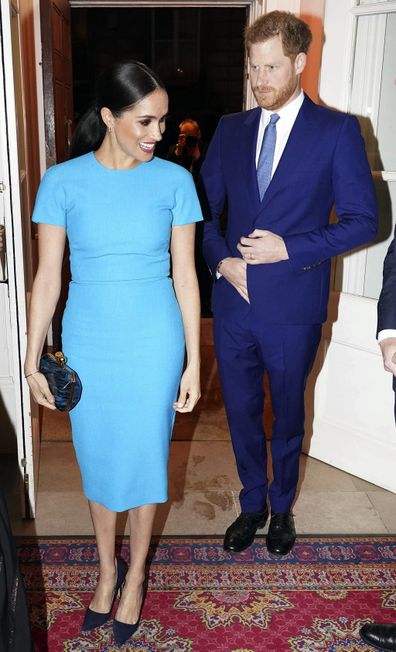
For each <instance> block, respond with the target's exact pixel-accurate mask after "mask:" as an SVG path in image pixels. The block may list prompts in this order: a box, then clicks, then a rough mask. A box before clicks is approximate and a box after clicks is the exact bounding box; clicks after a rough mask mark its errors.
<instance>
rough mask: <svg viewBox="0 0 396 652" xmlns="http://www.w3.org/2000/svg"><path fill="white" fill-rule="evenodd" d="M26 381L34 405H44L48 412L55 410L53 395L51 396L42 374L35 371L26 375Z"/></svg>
mask: <svg viewBox="0 0 396 652" xmlns="http://www.w3.org/2000/svg"><path fill="white" fill-rule="evenodd" d="M26 381H27V384H28V385H29V388H30V391H31V392H32V394H33V398H34V400H35V401H36V403H38V404H39V405H44V407H46V408H49V409H50V410H56V407H55V398H54V396H53V394H51V390H50V388H49V385H48V382H47V379H46V377H45V376H44V375H43V374H42V373H40V372H39V371H36V372H35V373H33V374H30V375H28V377H27V378H26Z"/></svg>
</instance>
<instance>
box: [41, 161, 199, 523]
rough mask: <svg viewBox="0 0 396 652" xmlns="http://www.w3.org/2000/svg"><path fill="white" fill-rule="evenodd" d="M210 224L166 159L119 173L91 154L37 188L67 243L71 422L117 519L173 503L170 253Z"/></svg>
mask: <svg viewBox="0 0 396 652" xmlns="http://www.w3.org/2000/svg"><path fill="white" fill-rule="evenodd" d="M201 219H202V215H201V209H200V205H199V202H198V199H197V195H196V192H195V186H194V182H193V180H192V177H191V175H190V174H189V173H188V172H187V171H186V170H185V169H184V168H182V167H180V166H178V165H175V164H174V163H170V162H169V161H164V160H162V159H158V158H153V159H151V161H149V162H147V163H140V164H139V165H138V166H137V167H135V168H133V169H130V170H111V169H109V168H106V167H104V166H103V165H101V164H100V163H99V162H98V161H97V159H96V157H95V155H94V153H93V152H90V153H89V154H85V155H83V156H80V157H78V158H75V159H72V160H71V161H67V162H65V163H61V164H59V165H55V166H54V167H52V168H50V169H49V170H48V171H47V172H46V174H45V176H44V177H43V180H42V182H41V185H40V188H39V192H38V195H37V199H36V205H35V209H34V214H33V220H34V221H35V222H41V223H45V224H52V225H58V226H64V227H66V230H67V237H68V240H69V247H70V266H71V274H72V281H71V283H70V286H69V295H68V300H67V304H66V309H65V313H64V317H63V324H62V344H63V351H64V353H65V355H66V356H67V358H68V363H69V364H70V366H71V367H72V368H74V369H75V370H76V371H77V372H78V374H79V376H80V378H81V381H82V385H83V392H82V397H81V401H80V402H79V404H78V405H77V406H76V407H75V408H74V410H72V412H70V418H71V422H72V432H73V442H74V447H75V450H76V455H77V460H78V463H79V466H80V471H81V475H82V479H83V487H84V493H85V495H86V497H87V498H88V499H89V500H92V501H95V502H97V503H100V504H102V505H104V506H105V507H107V508H108V509H110V510H113V511H124V510H127V509H131V508H133V507H138V506H140V505H146V504H150V503H161V502H166V500H167V495H168V479H167V466H168V455H169V442H170V438H171V434H172V428H173V422H174V418H175V411H174V409H173V408H172V403H173V402H174V401H175V399H176V398H177V393H178V388H179V382H180V377H181V373H182V368H183V362H184V334H183V324H182V319H181V313H180V309H179V305H178V303H177V300H176V296H175V293H174V289H173V284H172V280H171V278H170V276H169V269H170V256H169V245H170V237H171V229H172V227H177V226H181V225H184V224H189V223H192V222H197V221H199V220H201Z"/></svg>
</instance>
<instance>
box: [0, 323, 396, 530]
mask: <svg viewBox="0 0 396 652" xmlns="http://www.w3.org/2000/svg"><path fill="white" fill-rule="evenodd" d="M202 384H203V396H202V399H201V401H200V406H199V408H198V409H197V410H196V412H195V413H193V414H192V415H178V418H177V421H176V426H175V431H174V437H173V441H172V444H171V455H170V467H169V479H170V482H169V501H168V503H167V504H165V505H161V506H159V508H158V512H157V518H156V522H155V527H154V533H155V534H168V535H169V534H191V535H194V534H202V535H210V534H218V535H222V534H223V533H224V530H225V529H226V527H227V526H228V525H229V524H230V523H231V522H232V520H233V519H234V518H235V516H236V515H237V514H238V512H239V502H238V492H239V489H240V483H239V479H238V476H237V473H236V469H235V463H234V456H233V452H232V447H231V443H230V439H229V434H228V429H227V425H226V420H225V415H224V409H223V406H222V403H221V395H220V390H219V381H218V377H217V373H216V367H215V363H214V359H213V347H212V345H211V340H210V334H209V332H208V330H205V328H204V332H203V383H202ZM51 440H52V441H51ZM0 473H1V476H2V478H3V486H4V485H6V486H7V488H8V491H7V493H8V500H9V506H10V511H11V517H12V525H13V532H14V534H15V535H20V534H39V535H52V534H53V535H84V534H92V533H93V530H92V525H91V521H90V517H89V512H88V507H87V503H86V500H85V499H84V496H83V494H82V490H81V480H80V474H79V470H78V466H77V463H76V459H75V455H74V450H73V447H72V444H71V441H70V427H69V423H68V417H67V416H65V415H63V414H60V413H53V412H48V411H46V412H45V415H44V420H43V443H42V447H41V461H40V476H39V488H38V498H37V514H36V519H35V520H33V521H22V520H21V519H20V518H19V507H18V500H19V498H18V495H19V487H18V481H17V474H16V473H15V466H14V463H13V461H12V460H10V458H7V459H4V460H3V464H1V468H0ZM294 513H295V516H296V527H297V531H298V533H300V534H332V533H334V534H369V533H370V534H386V533H396V495H395V494H393V493H390V492H388V491H385V490H383V489H380V488H378V487H376V486H374V485H371V484H369V483H367V482H365V481H363V480H360V479H358V478H355V477H353V476H351V475H348V474H347V473H344V472H342V471H340V470H338V469H335V468H333V467H330V466H328V465H326V464H323V463H322V462H319V461H317V460H314V459H312V458H308V457H306V456H302V457H301V467H300V486H299V491H298V495H297V499H296V502H295V506H294ZM125 526H126V519H125V516H123V515H120V517H119V521H118V532H119V533H123V532H124V531H125Z"/></svg>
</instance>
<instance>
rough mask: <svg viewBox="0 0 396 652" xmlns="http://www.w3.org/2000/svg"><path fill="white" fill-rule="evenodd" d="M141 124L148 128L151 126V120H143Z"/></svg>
mask: <svg viewBox="0 0 396 652" xmlns="http://www.w3.org/2000/svg"><path fill="white" fill-rule="evenodd" d="M140 124H141V125H143V127H148V126H149V124H150V120H141V121H140Z"/></svg>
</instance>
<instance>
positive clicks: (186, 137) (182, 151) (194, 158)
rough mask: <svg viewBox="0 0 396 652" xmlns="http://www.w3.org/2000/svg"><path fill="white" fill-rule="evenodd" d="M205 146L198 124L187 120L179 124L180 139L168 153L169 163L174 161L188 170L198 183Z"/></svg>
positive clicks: (189, 119)
mask: <svg viewBox="0 0 396 652" xmlns="http://www.w3.org/2000/svg"><path fill="white" fill-rule="evenodd" d="M205 149H206V147H205V145H204V144H203V142H202V140H201V130H200V128H199V124H198V122H196V121H195V120H192V119H191V118H186V119H185V120H183V121H182V122H181V123H180V124H179V137H178V139H177V143H176V145H172V147H171V148H170V150H169V152H168V156H167V159H168V161H173V162H174V163H178V164H179V165H182V166H183V167H184V168H186V169H187V170H188V171H189V172H191V174H192V175H193V177H194V180H195V181H197V178H198V175H199V171H200V168H201V165H202V163H203V160H204V158H205Z"/></svg>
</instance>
